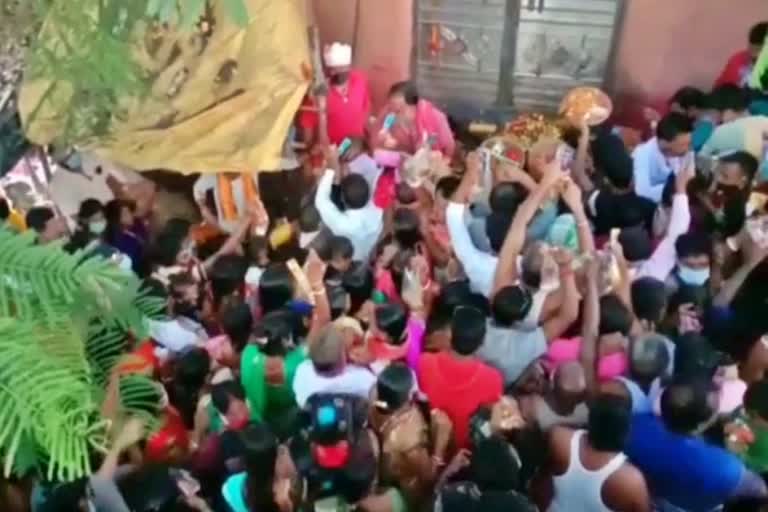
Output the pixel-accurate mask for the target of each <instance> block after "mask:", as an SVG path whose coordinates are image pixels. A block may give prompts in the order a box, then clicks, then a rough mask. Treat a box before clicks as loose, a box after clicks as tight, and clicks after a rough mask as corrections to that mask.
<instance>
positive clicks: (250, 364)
mask: <svg viewBox="0 0 768 512" xmlns="http://www.w3.org/2000/svg"><path fill="white" fill-rule="evenodd" d="M306 359H307V349H306V347H304V346H301V347H296V348H295V349H293V350H292V351H291V352H289V353H288V354H286V355H285V357H267V356H265V355H264V354H263V353H262V352H261V350H260V349H259V347H258V346H256V345H248V346H247V347H246V348H245V350H243V355H242V357H241V359H240V380H241V381H242V383H243V388H244V389H245V396H246V398H247V399H248V403H249V404H250V406H251V413H252V415H253V416H255V417H258V418H260V419H262V420H266V419H268V418H270V417H272V416H273V415H279V414H281V413H283V412H285V411H286V410H289V409H292V408H294V407H296V398H295V397H294V395H293V378H294V376H295V375H296V369H297V368H298V367H299V365H300V364H301V363H302V362H303V361H304V360H306Z"/></svg>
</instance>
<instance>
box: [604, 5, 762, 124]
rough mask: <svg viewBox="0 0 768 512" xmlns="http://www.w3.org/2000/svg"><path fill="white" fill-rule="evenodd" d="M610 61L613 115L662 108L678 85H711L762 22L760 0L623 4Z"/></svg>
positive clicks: (630, 115)
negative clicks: (615, 110) (613, 64)
mask: <svg viewBox="0 0 768 512" xmlns="http://www.w3.org/2000/svg"><path fill="white" fill-rule="evenodd" d="M626 4H627V8H626V11H625V18H624V25H623V31H622V34H621V38H620V43H619V49H618V54H617V59H616V69H615V74H614V77H615V81H614V94H615V96H616V97H617V99H618V104H619V108H620V110H621V111H622V112H619V114H620V115H621V116H622V117H624V118H636V117H637V113H638V111H639V110H641V109H642V107H641V106H640V104H641V102H652V103H654V104H659V103H661V104H663V103H664V102H665V100H666V98H668V97H669V96H670V95H672V94H674V92H675V91H676V90H677V89H678V88H680V87H682V86H684V85H694V86H697V87H700V88H702V89H705V90H706V89H707V88H709V87H711V85H712V83H713V82H714V80H715V78H716V77H717V75H718V73H719V72H720V70H721V69H722V67H723V66H724V65H725V62H726V61H727V60H728V57H729V56H730V55H732V54H733V53H734V52H736V51H738V50H741V49H743V48H745V47H746V44H747V33H748V31H749V28H750V27H751V26H752V25H753V24H754V23H756V22H758V21H760V20H762V19H768V3H766V0H737V1H734V0H731V1H727V0H674V1H669V0H666V1H665V0H640V1H638V0H627V1H626Z"/></svg>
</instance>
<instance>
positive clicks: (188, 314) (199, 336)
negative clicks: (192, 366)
mask: <svg viewBox="0 0 768 512" xmlns="http://www.w3.org/2000/svg"><path fill="white" fill-rule="evenodd" d="M202 299H203V296H202V294H201V292H200V287H199V285H198V283H197V281H196V280H195V279H194V277H193V276H192V275H190V274H189V273H179V274H174V275H172V276H171V277H170V279H169V283H168V296H167V301H168V302H167V303H168V315H169V318H168V319H165V320H150V321H149V335H150V337H151V338H152V340H153V341H154V342H155V343H156V344H157V345H160V346H161V347H163V348H165V349H166V350H168V351H170V352H171V353H180V352H182V351H183V350H184V349H186V348H187V347H194V346H202V344H203V342H204V341H205V340H207V339H208V335H207V333H206V331H205V329H204V328H203V326H202V324H201V323H200V321H199V320H200V319H199V313H200V309H201V307H202Z"/></svg>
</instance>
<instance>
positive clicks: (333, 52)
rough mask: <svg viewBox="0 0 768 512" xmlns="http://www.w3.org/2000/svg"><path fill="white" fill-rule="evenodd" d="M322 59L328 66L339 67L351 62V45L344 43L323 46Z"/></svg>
mask: <svg viewBox="0 0 768 512" xmlns="http://www.w3.org/2000/svg"><path fill="white" fill-rule="evenodd" d="M323 60H324V61H325V65H326V66H328V67H329V68H340V67H345V66H349V65H351V64H352V47H351V46H349V45H348V44H344V43H333V44H331V45H326V46H325V51H324V52H323Z"/></svg>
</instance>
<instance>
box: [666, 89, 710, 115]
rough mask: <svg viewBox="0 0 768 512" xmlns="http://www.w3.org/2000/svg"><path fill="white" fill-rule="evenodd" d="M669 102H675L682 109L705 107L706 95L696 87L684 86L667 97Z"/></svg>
mask: <svg viewBox="0 0 768 512" xmlns="http://www.w3.org/2000/svg"><path fill="white" fill-rule="evenodd" d="M669 102H670V103H677V104H678V105H680V106H681V107H682V108H683V109H685V110H688V109H689V108H705V107H706V106H707V95H706V94H705V93H704V92H703V91H702V90H701V89H697V88H696V87H691V86H686V87H683V88H681V89H678V90H677V92H675V94H674V95H673V96H672V97H671V98H670V99H669Z"/></svg>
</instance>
